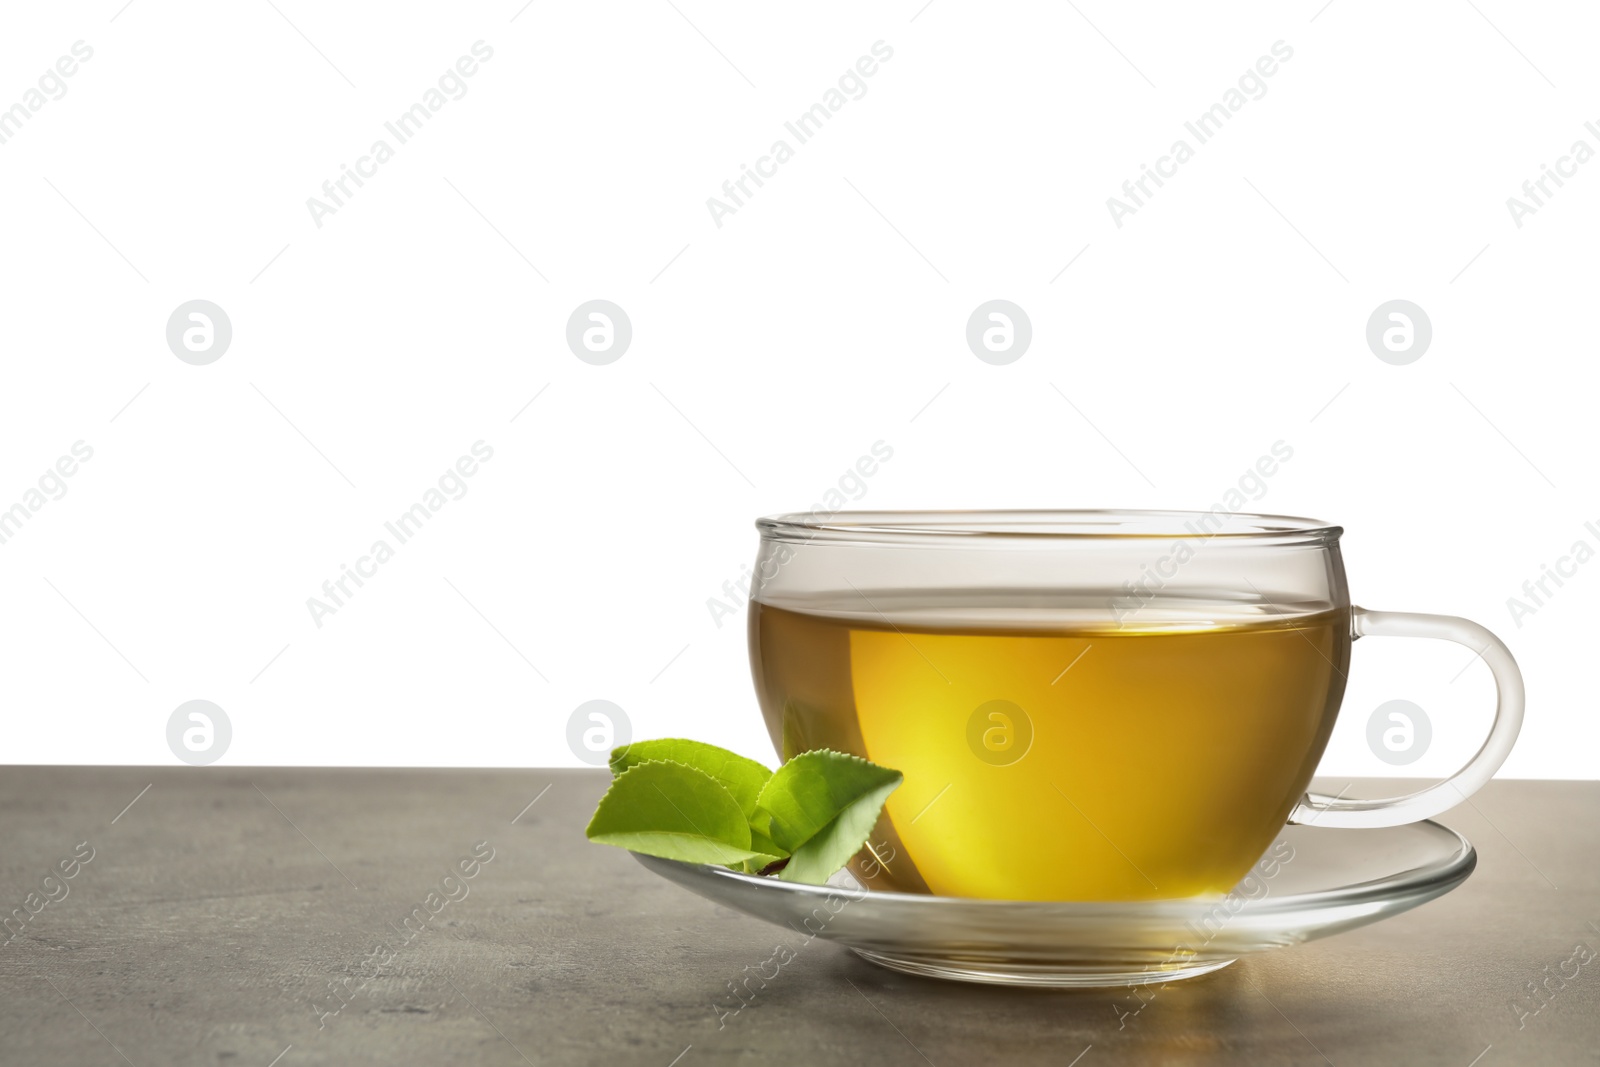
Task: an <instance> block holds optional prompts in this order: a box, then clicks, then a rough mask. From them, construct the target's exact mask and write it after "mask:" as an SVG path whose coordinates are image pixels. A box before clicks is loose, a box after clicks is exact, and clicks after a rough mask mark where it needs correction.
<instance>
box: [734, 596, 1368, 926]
mask: <svg viewBox="0 0 1600 1067" xmlns="http://www.w3.org/2000/svg"><path fill="white" fill-rule="evenodd" d="M852 596H854V594H852ZM848 599H849V598H844V597H841V598H840V600H839V601H837V602H829V603H825V604H822V605H812V604H807V605H805V610H796V609H795V607H793V606H791V607H775V606H772V605H769V604H764V603H760V602H752V604H751V616H750V642H751V662H752V664H753V665H754V673H755V679H756V689H757V693H758V695H759V698H760V701H761V706H762V711H763V714H764V715H765V718H766V722H767V727H768V730H769V731H770V733H771V734H772V737H773V741H774V744H776V745H778V746H779V748H780V750H781V751H782V754H783V756H784V758H785V759H788V758H790V757H792V756H793V755H794V754H796V753H797V752H800V751H805V750H807V749H813V748H834V749H839V750H841V751H845V752H852V753H855V754H856V755H859V756H863V757H865V758H867V759H870V760H872V761H873V762H875V763H879V764H882V765H884V766H886V767H892V768H895V769H897V770H900V771H902V772H903V773H904V774H905V782H904V784H903V785H902V786H901V787H900V788H899V789H898V790H897V791H896V792H895V793H894V794H893V795H892V796H890V798H889V802H888V804H887V806H886V807H885V809H884V813H883V816H882V817H881V818H880V820H879V822H878V825H877V827H876V828H875V830H874V831H873V834H872V836H871V837H870V838H869V840H868V845H869V849H868V850H863V852H862V853H860V854H859V855H858V856H857V858H856V859H855V860H854V861H852V869H853V870H854V871H855V872H856V874H857V876H858V877H861V878H862V879H863V882H864V884H868V885H870V886H871V887H872V888H874V889H884V890H898V891H902V892H932V893H936V894H940V895H950V896H968V897H992V898H1004V899H1014V900H1131V899H1146V898H1159V897H1186V896H1192V895H1197V894H1216V893H1225V892H1227V891H1228V890H1229V889H1230V888H1232V887H1233V885H1234V884H1235V883H1236V882H1237V881H1238V880H1239V879H1240V878H1241V877H1242V876H1243V875H1244V874H1245V873H1246V872H1247V871H1248V870H1249V869H1250V867H1251V865H1252V864H1253V863H1254V862H1255V861H1256V860H1257V859H1258V858H1259V857H1260V856H1261V854H1262V852H1263V851H1264V850H1265V849H1266V847H1267V846H1268V845H1269V844H1271V842H1272V840H1273V838H1274V836H1275V835H1276V834H1277V833H1278V831H1279V830H1280V829H1281V828H1282V826H1283V824H1284V822H1285V820H1286V819H1287V818H1288V816H1289V813H1290V811H1291V810H1292V808H1293V807H1294V805H1295V803H1296V801H1297V800H1299V798H1300V796H1301V795H1302V794H1303V793H1304V791H1305V788H1306V785H1307V783H1308V782H1309V781H1310V778H1311V775H1312V772H1313V771H1314V769H1315V767H1316V765H1317V761H1318V760H1319V759H1320V757H1321V755H1322V750H1323V747H1324V746H1325V745H1326V743H1327V740H1328V735H1329V733H1330V732H1331V730H1332V728H1333V722H1334V717H1335V714H1336V713H1337V711H1338V707H1339V701H1340V698H1341V697H1342V695H1343V691H1344V681H1345V671H1346V669H1347V667H1348V664H1349V654H1350V618H1349V613H1348V611H1344V610H1314V609H1313V610H1307V611H1303V612H1300V613H1297V614H1296V613H1282V612H1280V613H1273V612H1267V611H1262V610H1260V609H1250V608H1246V607H1242V606H1240V605H1238V604H1232V603H1219V604H1193V603H1190V604H1183V605H1165V606H1163V605H1159V604H1156V605H1151V606H1148V607H1147V608H1146V609H1144V610H1141V611H1140V612H1138V613H1136V614H1135V615H1133V616H1132V617H1130V618H1127V619H1124V620H1122V623H1121V624H1120V625H1119V624H1118V623H1116V622H1114V621H1111V620H1110V619H1109V618H1107V617H1106V613H1105V611H1104V604H1103V602H1102V603H1101V605H1100V608H1099V610H1093V609H1091V607H1089V606H1085V607H1084V608H1082V609H1081V610H1077V611H1073V610H1069V609H1065V608H1061V607H1059V606H1049V607H1042V606H1038V605H1037V604H1036V603H1035V601H1034V600H1033V599H1030V598H1029V597H1027V596H1025V595H1017V594H1011V595H1009V596H1008V595H1003V594H988V595H985V594H982V593H978V592H968V593H965V594H961V595H958V594H950V593H945V594H938V595H937V596H936V597H935V596H934V595H931V594H930V593H929V592H927V591H923V592H921V593H920V594H917V595H916V598H915V599H911V598H908V597H907V596H906V595H905V594H900V595H898V596H897V595H895V594H892V593H889V592H872V591H866V592H864V593H862V594H861V596H860V597H859V598H857V599H856V601H855V603H854V604H851V605H849V610H842V609H841V608H840V607H839V604H840V603H846V602H848ZM935 605H937V606H935ZM868 876H870V878H869V877H868Z"/></svg>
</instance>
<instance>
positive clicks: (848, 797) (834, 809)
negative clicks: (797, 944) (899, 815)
mask: <svg viewBox="0 0 1600 1067" xmlns="http://www.w3.org/2000/svg"><path fill="white" fill-rule="evenodd" d="M902 780H903V778H902V775H901V774H900V772H899V771H891V770H889V769H888V768H887V767H880V766H878V765H877V764H875V763H869V762H868V761H867V760H864V759H861V758H860V757H858V756H850V755H846V754H845V753H843V752H833V751H831V750H828V749H818V750H816V751H813V752H802V753H801V754H800V755H798V756H796V757H794V758H793V759H791V760H790V761H789V762H787V763H785V764H784V765H783V766H782V767H779V768H778V770H777V771H776V772H775V773H774V774H773V775H772V777H771V778H769V779H768V780H767V784H766V785H765V786H763V787H762V789H761V796H760V798H759V800H758V805H759V810H758V811H757V813H756V818H755V820H754V824H755V825H756V826H757V827H758V828H760V829H761V830H762V831H763V832H764V833H765V834H766V836H768V837H770V838H771V840H772V842H773V843H774V844H776V845H777V846H778V847H779V848H781V849H785V850H787V851H788V852H789V863H788V865H787V866H786V867H784V869H783V870H782V871H781V872H780V873H779V875H778V877H779V878H781V879H783V880H784V881H786V882H809V883H812V884H816V885H820V884H822V883H823V882H825V881H827V879H828V876H829V875H831V874H833V872H834V871H837V870H838V869H839V868H840V867H843V866H844V865H845V863H846V862H848V861H849V859H850V857H851V856H853V855H855V854H856V852H857V851H858V850H859V849H860V848H861V846H862V845H863V844H865V843H866V840H867V835H868V834H870V833H871V832H872V827H873V824H874V823H876V822H877V821H878V813H879V812H881V811H882V810H883V804H884V801H886V800H887V799H888V798H889V794H890V793H892V792H894V791H895V790H896V789H897V788H899V786H900V782H901V781H902Z"/></svg>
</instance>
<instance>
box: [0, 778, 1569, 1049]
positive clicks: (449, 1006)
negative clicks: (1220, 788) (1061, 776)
mask: <svg viewBox="0 0 1600 1067" xmlns="http://www.w3.org/2000/svg"><path fill="white" fill-rule="evenodd" d="M606 777H607V776H606V774H605V772H604V771H571V770H539V769H533V770H494V771H482V770H398V769H396V770H343V769H293V770H290V769H278V768H226V769H222V768H158V769H152V768H138V767H117V768H105V767H74V768H63V767H11V768H4V769H0V915H5V916H8V917H9V918H10V922H9V924H8V925H7V928H6V932H5V933H4V934H0V938H9V940H8V941H5V943H4V944H0V1063H3V1064H6V1065H8V1067H18V1065H26V1064H50V1065H60V1064H108V1065H112V1064H133V1065H135V1067H164V1065H170V1064H208V1065H218V1064H226V1065H238V1067H244V1065H252V1067H270V1065H274V1064H276V1065H277V1067H300V1065H305V1064H364V1063H382V1064H409V1063H417V1064H453V1063H461V1064H480V1063H481V1064H506V1065H515V1064H539V1065H543V1064H591V1063H593V1064H619V1065H632V1064H639V1065H644V1067H670V1065H673V1064H676V1065H678V1067H698V1065H700V1064H719V1063H747V1062H748V1063H755V1062H783V1063H790V1064H814V1063H815V1064H828V1063H870V1064H875V1065H891V1064H906V1065H917V1064H937V1065H940V1067H944V1065H946V1064H974V1063H1008V1064H1012V1063H1014V1064H1031V1063H1041V1064H1043V1063H1049V1064H1058V1065H1061V1067H1067V1065H1070V1064H1078V1065H1080V1067H1100V1065H1109V1064H1124V1063H1128V1064H1134V1063H1136V1064H1164V1063H1173V1064H1178V1063H1182V1064H1191V1063H1192V1064H1229V1065H1240V1064H1257V1063H1259V1064H1275V1065H1281V1064H1326V1063H1333V1064H1339V1065H1340V1067H1344V1065H1347V1064H1349V1065H1355V1064H1407V1065H1425V1064H1444V1065H1449V1067H1469V1065H1471V1067H1497V1065H1499V1064H1505V1063H1536V1064H1560V1063H1589V1064H1593V1063H1597V1062H1600V960H1597V961H1596V962H1594V963H1588V964H1586V965H1582V966H1577V965H1575V964H1570V963H1567V962H1566V961H1569V960H1571V959H1573V958H1574V949H1575V948H1576V947H1577V946H1579V945H1583V946H1587V948H1588V949H1592V948H1596V947H1600V926H1597V924H1600V863H1597V859H1596V857H1597V855H1600V782H1533V781H1497V782H1492V783H1490V785H1489V786H1488V787H1487V788H1485V789H1484V790H1483V792H1482V793H1480V794H1479V795H1478V796H1476V797H1474V798H1473V800H1472V802H1471V803H1470V804H1466V805H1462V806H1461V807H1458V808H1457V809H1455V810H1454V811H1452V812H1450V813H1448V814H1447V815H1445V816H1444V817H1443V818H1442V821H1444V822H1446V823H1447V824H1449V825H1451V826H1453V827H1455V828H1456V829H1459V830H1460V831H1461V832H1462V833H1464V834H1465V835H1466V836H1467V837H1468V838H1469V839H1471V840H1472V841H1473V843H1474V844H1475V845H1476V846H1477V847H1478V849H1479V853H1480V859H1479V864H1478V869H1477V872H1476V873H1475V874H1474V875H1473V876H1472V877H1471V878H1470V879H1469V880H1468V881H1467V882H1466V884H1465V885H1463V886H1462V887H1461V888H1459V889H1457V890H1456V891H1455V892H1453V893H1451V894H1449V895H1447V896H1445V897H1443V898H1441V899H1439V900H1436V901H1434V902H1432V903H1429V904H1426V905H1424V906H1422V907H1421V908H1419V909H1417V910H1415V911H1412V912H1408V913H1406V914H1405V915H1402V916H1399V917H1397V918H1394V919H1390V920H1388V921H1386V922H1383V923H1379V924H1377V925H1375V926H1370V927H1367V928H1364V929H1361V930H1356V931H1352V932H1349V933H1345V934H1341V935H1339V936H1336V937H1332V938H1328V939H1325V940H1322V941H1316V942H1312V943H1310V944H1305V945H1299V946H1295V947H1293V948H1289V949H1284V950H1281V951H1278V952H1273V953H1269V954H1267V955H1264V956H1259V957H1255V958H1251V959H1246V960H1243V961H1241V962H1239V963H1236V964H1234V965H1233V966H1231V967H1228V968H1226V969H1224V970H1222V971H1220V972H1217V973H1216V974H1213V975H1210V976H1207V977H1204V978H1200V979H1196V980H1193V981H1190V982H1182V983H1174V984H1172V985H1169V986H1167V987H1165V988H1162V989H1161V990H1160V991H1159V994H1158V995H1156V996H1154V997H1153V998H1152V999H1151V1000H1150V1002H1149V1003H1148V1004H1147V1005H1145V1006H1143V1008H1142V1010H1139V1011H1138V1012H1137V1014H1130V1012H1131V1011H1132V1009H1133V1008H1137V1007H1139V1001H1137V1000H1136V999H1134V998H1133V995H1132V994H1131V993H1130V991H1128V990H1108V991H1087V992H1057V991H1038V990H1010V989H1000V988H993V987H985V986H971V985H959V984H950V983H943V982H938V981H933V980H926V979H919V978H913V977H908V976H904V975H899V974H895V973H891V972H889V971H885V970H880V969H878V968H876V967H874V966H872V965H870V964H868V963H866V962H864V961H862V960H860V959H858V958H857V957H856V956H854V955H852V954H851V953H850V952H849V951H847V950H845V949H843V948H841V947H839V946H837V945H833V944H830V943H827V942H824V941H821V940H817V941H815V942H812V943H810V944H807V945H805V946H804V948H803V951H802V952H801V953H800V955H799V957H798V958H797V959H795V960H794V961H793V962H791V963H790V964H789V965H788V966H786V967H785V968H784V969H783V971H782V972H781V977H780V978H779V979H776V980H774V981H773V983H772V984H771V985H770V986H768V987H767V988H766V989H764V990H762V991H761V993H760V995H759V996H757V997H756V998H755V999H754V1000H753V1001H752V1002H750V1003H749V1004H748V1005H747V1006H746V1007H744V1008H743V1009H742V1010H741V1011H739V1012H738V1013H737V1014H736V1015H729V1016H726V1017H724V1018H723V1019H722V1020H721V1024H720V1025H719V1018H718V1012H717V1008H716V1005H718V1004H719V1003H720V1004H723V1005H724V1006H726V1005H727V1004H728V1003H730V994H729V988H728V983H729V982H731V981H734V980H735V979H736V978H738V977H739V976H740V974H741V972H742V970H743V969H744V968H745V967H746V966H754V965H757V964H759V963H761V962H762V961H763V960H765V959H767V958H768V957H769V956H770V955H771V954H772V952H773V949H774V946H775V944H776V943H784V942H789V941H797V940H798V935H796V934H794V933H793V932H792V931H785V930H783V929H781V928H778V927H772V926H768V925H766V924H764V923H762V922H759V921H757V920H755V919H752V918H748V917H745V916H743V915H740V914H737V913H734V912H731V911H728V910H727V909H724V908H721V907H718V906H715V905H713V904H711V903H709V902H707V901H705V900H702V899H700V898H699V897H696V896H693V895H691V894H689V893H687V892H685V891H684V890H681V889H679V888H677V887H676V886H673V885H670V884H668V883H667V882H665V881H663V880H661V879H659V878H656V877H654V876H653V875H651V874H650V873H649V872H648V871H646V870H645V869H644V868H643V867H641V866H640V865H639V864H637V863H635V862H634V861H633V860H632V859H631V858H630V857H629V856H628V855H627V854H626V853H624V852H622V851H620V850H617V849H611V848H604V847H600V846H595V845H590V844H589V843H588V842H586V841H585V840H584V837H583V827H584V825H585V823H586V822H587V820H588V816H589V815H590V813H591V812H592V811H593V809H594V805H595V803H596V801H597V800H598V798H599V796H600V794H601V793H602V792H603V790H604V787H605V782H606ZM1343 784H1344V783H1343V782H1334V783H1328V784H1326V785H1324V786H1323V788H1325V789H1326V791H1328V792H1336V791H1337V789H1338V788H1340V787H1341V786H1342V785H1343ZM1394 786H1395V783H1394V782H1393V781H1388V782H1379V781H1359V780H1358V781H1357V783H1356V784H1355V786H1354V787H1353V788H1352V789H1351V792H1350V794H1348V795H1354V796H1362V795H1369V796H1376V795H1382V794H1389V793H1393V792H1395V791H1396V790H1395V788H1394ZM462 861H465V869H466V870H468V871H471V872H472V877H470V878H465V877H463V875H462V868H461V867H460V866H459V865H460V864H461V863H462ZM67 871H70V872H71V874H72V876H71V877H70V878H66V877H63V875H64V873H65V872H67ZM452 872H454V874H455V877H454V878H453V879H452V878H451V877H450V875H451V874H452ZM430 893H435V894H437V896H435V897H434V898H433V899H432V900H431V901H430V899H429V894H430ZM414 909H420V910H414ZM18 916H21V918H19V917H18ZM408 916H411V918H410V921H409V922H408V921H407V918H408ZM417 916H421V917H422V918H418V917H417ZM423 919H426V920H427V921H426V922H423V921H422V920H423ZM380 946H381V948H380ZM375 948H376V949H378V954H377V955H376V956H374V950H375ZM1586 953H1587V949H1586V950H1585V953H1582V954H1580V955H1583V954H1586ZM1575 967H1576V970H1577V974H1576V976H1575V977H1571V978H1568V979H1560V978H1556V977H1552V976H1554V975H1556V974H1557V973H1558V972H1560V971H1563V970H1565V971H1566V972H1567V973H1568V974H1571V973H1572V972H1573V970H1574V968H1575ZM1541 983H1542V984H1543V986H1544V989H1545V991H1544V992H1542V993H1540V994H1539V996H1538V998H1537V999H1536V998H1535V997H1534V995H1533V994H1532V993H1531V992H1530V990H1531V989H1536V988H1538V987H1539V986H1540V984H1541ZM1519 1005H1520V1006H1519ZM1535 1009H1536V1010H1535Z"/></svg>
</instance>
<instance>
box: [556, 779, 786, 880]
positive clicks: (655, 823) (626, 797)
mask: <svg viewBox="0 0 1600 1067" xmlns="http://www.w3.org/2000/svg"><path fill="white" fill-rule="evenodd" d="M586 832H587V834H588V836H589V840H591V841H597V842H599V843H600V844H603V845H616V846H618V847H620V848H625V849H628V850H629V851H631V852H642V853H644V854H645V855H647V856H661V857H664V858H665V859H671V860H684V861H685V862H688V863H721V864H728V865H736V864H737V865H743V864H745V863H746V862H759V864H760V865H761V866H765V865H766V864H767V863H771V862H772V861H773V860H774V859H776V858H777V857H774V856H770V855H767V854H765V853H762V852H759V851H757V850H755V849H752V848H751V847H750V823H749V821H748V820H747V819H746V817H745V813H744V811H743V809H742V808H740V806H739V802H738V801H737V800H735V799H734V797H733V794H732V793H730V792H729V791H728V790H727V789H726V788H725V787H724V786H723V785H722V784H721V783H720V782H718V781H717V780H716V779H715V778H713V777H711V775H709V774H707V773H706V772H704V771H702V770H699V769H697V768H695V767H690V766H688V765H686V764H682V763H673V762H670V761H667V760H652V761H650V762H646V763H639V764H635V765H634V766H632V767H629V768H628V769H627V770H625V771H623V772H622V773H621V774H619V775H617V777H616V778H614V779H612V781H611V788H610V789H608V790H606V795H605V796H603V797H601V798H600V806H599V807H598V808H596V809H595V813H594V818H593V819H591V820H589V828H588V830H587V831H586ZM756 869H757V870H759V869H760V866H758V867H756Z"/></svg>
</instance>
